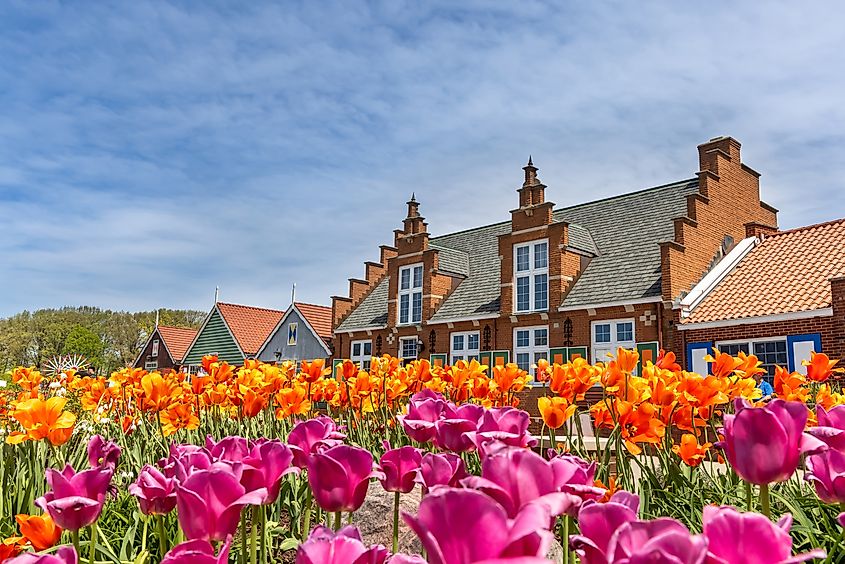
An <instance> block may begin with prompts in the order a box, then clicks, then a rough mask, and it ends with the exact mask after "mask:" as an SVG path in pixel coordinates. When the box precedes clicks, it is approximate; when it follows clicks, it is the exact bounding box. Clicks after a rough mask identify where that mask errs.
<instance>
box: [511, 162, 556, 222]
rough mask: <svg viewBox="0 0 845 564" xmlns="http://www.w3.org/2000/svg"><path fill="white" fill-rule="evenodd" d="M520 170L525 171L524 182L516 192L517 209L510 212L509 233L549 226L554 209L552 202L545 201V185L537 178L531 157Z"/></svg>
mask: <svg viewBox="0 0 845 564" xmlns="http://www.w3.org/2000/svg"><path fill="white" fill-rule="evenodd" d="M522 170H524V171H525V181H524V182H523V183H522V187H521V188H519V189H518V190H517V192H518V193H519V208H517V209H515V210H511V231H520V230H522V229H528V228H531V227H538V226H541V225H548V224H550V223H551V222H552V210H553V209H554V207H555V205H554V203H553V202H547V201H546V185H545V184H543V183H542V182H540V179H539V178H538V177H537V167H536V166H534V161H533V160H532V158H531V157H528V164H527V165H525V166H524V167H522Z"/></svg>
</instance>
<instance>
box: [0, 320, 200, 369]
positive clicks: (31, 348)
mask: <svg viewBox="0 0 845 564" xmlns="http://www.w3.org/2000/svg"><path fill="white" fill-rule="evenodd" d="M159 313H160V323H161V324H162V325H175V326H177V327H199V325H200V324H201V323H202V320H203V318H204V316H205V313H204V312H201V311H194V310H169V309H164V310H161V311H160V312H159ZM155 318H156V312H155V311H142V312H135V313H131V312H126V311H112V310H102V309H100V308H96V307H88V306H85V307H64V308H60V309H40V310H38V311H34V312H29V311H23V312H21V313H18V314H15V315H13V316H11V317H7V318H4V319H0V373H2V372H6V371H7V370H9V369H11V368H13V367H14V366H38V367H43V365H44V363H45V362H47V361H48V360H50V359H51V358H53V357H55V356H58V355H62V354H68V353H76V354H81V355H84V356H85V357H86V358H88V359H89V361H91V363H92V364H93V365H94V366H96V367H97V368H99V369H100V372H101V373H104V374H108V373H109V372H111V371H113V370H116V369H118V368H121V367H124V366H127V365H131V364H132V363H133V362H134V361H135V357H136V356H137V355H138V352H139V349H140V347H142V346H143V344H144V342H145V341H146V340H147V337H148V336H149V335H150V333H151V332H152V330H153V328H154V327H155ZM94 339H96V340H97V341H99V345H97V344H95V343H94Z"/></svg>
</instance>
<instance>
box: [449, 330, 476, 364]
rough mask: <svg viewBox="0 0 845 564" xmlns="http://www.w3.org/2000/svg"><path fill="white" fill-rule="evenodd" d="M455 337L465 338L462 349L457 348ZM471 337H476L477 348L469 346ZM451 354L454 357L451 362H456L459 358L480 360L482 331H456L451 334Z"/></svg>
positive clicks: (468, 360)
mask: <svg viewBox="0 0 845 564" xmlns="http://www.w3.org/2000/svg"><path fill="white" fill-rule="evenodd" d="M455 337H461V338H462V339H463V345H462V347H461V348H460V349H457V348H455ZM470 337H475V339H476V346H475V348H469V339H470ZM449 353H450V354H449V356H450V357H451V359H452V362H451V364H455V363H456V362H458V361H459V360H465V361H467V362H470V361H472V360H478V357H479V355H480V354H481V333H480V332H479V331H455V332H454V333H450V334H449Z"/></svg>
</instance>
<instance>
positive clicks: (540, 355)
mask: <svg viewBox="0 0 845 564" xmlns="http://www.w3.org/2000/svg"><path fill="white" fill-rule="evenodd" d="M543 358H545V359H548V358H549V353H547V352H545V351H544V352H535V353H534V364H537V361H538V360H540V359H543Z"/></svg>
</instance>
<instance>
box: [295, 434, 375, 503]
mask: <svg viewBox="0 0 845 564" xmlns="http://www.w3.org/2000/svg"><path fill="white" fill-rule="evenodd" d="M382 476H383V475H382V474H381V472H375V471H374V470H373V455H372V454H370V452H369V451H368V450H364V449H362V448H358V447H353V446H349V445H338V446H334V447H332V448H330V449H327V450H324V451H322V452H318V453H316V454H313V455H311V457H310V459H309V460H308V483H309V485H310V486H311V490H312V491H313V493H314V499H315V500H316V502H317V505H319V506H320V507H321V508H323V510H324V511H329V512H337V511H347V512H349V511H355V510H357V509H358V508H359V507H361V505H362V504H363V503H364V498H365V497H366V496H367V488H368V487H369V484H370V478H374V477H382Z"/></svg>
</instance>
